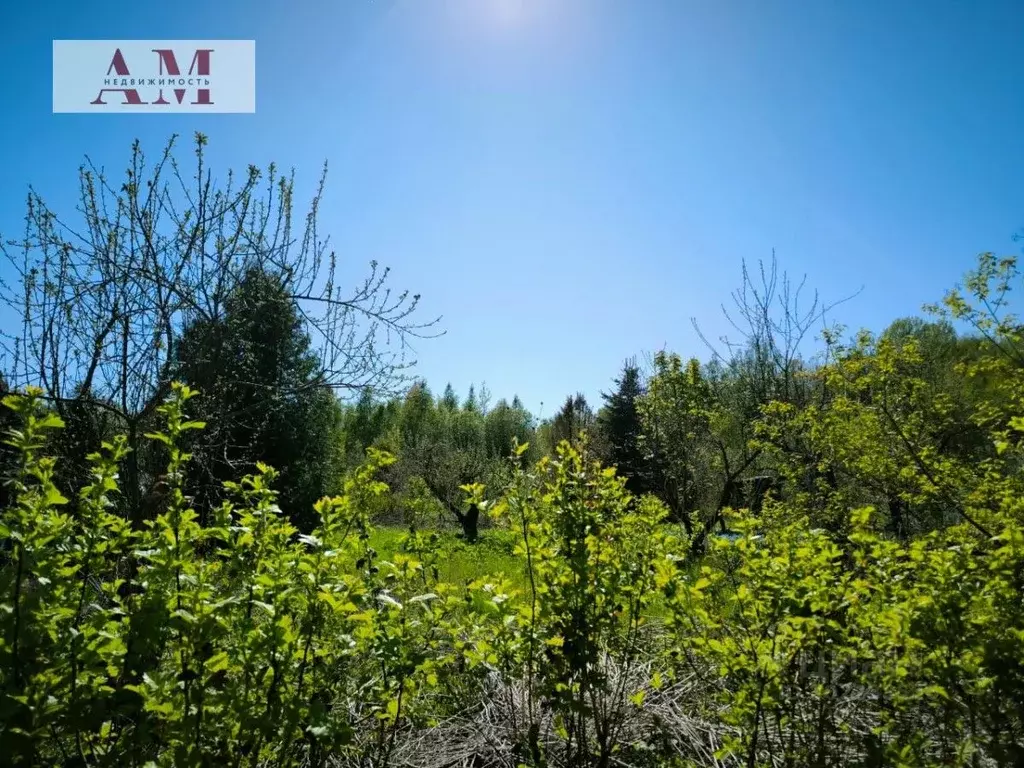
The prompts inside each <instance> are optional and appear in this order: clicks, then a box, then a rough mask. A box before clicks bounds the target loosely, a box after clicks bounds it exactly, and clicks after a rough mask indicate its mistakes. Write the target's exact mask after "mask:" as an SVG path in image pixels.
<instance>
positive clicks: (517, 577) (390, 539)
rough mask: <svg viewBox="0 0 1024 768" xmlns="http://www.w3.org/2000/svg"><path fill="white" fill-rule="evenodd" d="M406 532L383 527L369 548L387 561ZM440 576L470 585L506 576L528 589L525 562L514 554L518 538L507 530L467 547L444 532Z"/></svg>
mask: <svg viewBox="0 0 1024 768" xmlns="http://www.w3.org/2000/svg"><path fill="white" fill-rule="evenodd" d="M406 533H407V529H405V528H398V527H380V528H376V529H374V531H373V533H372V534H371V536H370V545H371V546H372V547H373V548H374V549H375V550H376V551H377V553H378V555H379V556H380V557H381V558H382V559H384V560H387V559H389V558H390V557H391V556H392V555H394V554H395V552H397V551H398V548H399V544H400V541H401V539H402V537H403V536H404V535H405V534H406ZM440 536H441V557H440V558H439V563H438V566H439V571H440V573H439V577H440V579H441V581H445V582H449V583H451V584H467V583H469V582H471V581H475V580H476V579H480V578H484V577H488V576H498V575H499V574H500V575H502V576H504V577H505V578H506V579H507V580H508V581H510V582H511V583H512V584H514V585H515V587H516V588H517V589H519V590H523V589H525V588H526V587H527V580H526V571H525V563H524V562H523V560H522V559H521V558H519V557H517V556H516V555H515V554H514V547H515V537H514V535H512V534H511V533H510V532H508V531H502V530H494V529H491V530H484V531H482V532H481V534H480V540H479V541H477V543H475V544H467V543H466V542H465V541H464V540H463V539H461V538H459V537H458V536H456V535H455V534H454V533H452V532H447V531H446V532H442V533H441V534H440Z"/></svg>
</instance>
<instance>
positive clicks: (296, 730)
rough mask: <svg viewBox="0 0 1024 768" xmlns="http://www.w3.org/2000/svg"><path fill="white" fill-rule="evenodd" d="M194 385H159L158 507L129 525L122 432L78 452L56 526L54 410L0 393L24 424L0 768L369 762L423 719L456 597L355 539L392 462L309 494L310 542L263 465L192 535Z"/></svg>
mask: <svg viewBox="0 0 1024 768" xmlns="http://www.w3.org/2000/svg"><path fill="white" fill-rule="evenodd" d="M192 394H193V393H192V392H191V391H190V390H188V389H187V388H184V387H176V388H175V390H174V395H173V397H172V398H171V400H170V401H169V402H168V403H166V405H164V406H163V408H162V409H161V410H162V414H163V416H164V418H165V419H166V422H167V429H166V431H165V432H162V433H159V434H154V435H151V437H152V439H154V440H158V441H160V442H162V443H164V444H166V446H167V449H168V451H169V455H170V463H169V467H168V474H167V482H168V486H169V492H168V498H167V504H166V509H165V510H164V511H163V512H162V513H161V514H160V515H159V516H158V517H157V518H156V520H154V521H152V522H151V523H150V524H148V525H147V526H146V527H145V529H143V530H137V531H136V530H131V529H130V528H129V527H128V526H127V525H126V523H125V522H124V520H122V519H121V518H119V517H116V516H114V515H113V514H111V512H110V511H109V508H110V506H111V495H112V494H113V493H115V492H116V490H117V462H118V461H119V460H120V459H122V458H123V457H124V454H125V450H126V449H125V444H124V442H123V440H117V441H114V442H112V443H109V444H105V445H104V451H103V452H102V453H100V454H95V455H92V456H90V457H89V459H90V461H91V463H92V467H93V469H92V475H93V482H92V483H91V484H90V485H89V486H87V487H85V488H83V489H82V491H81V498H82V504H81V505H80V508H81V510H82V512H81V514H80V515H78V516H77V517H75V518H72V517H70V516H68V515H67V514H65V513H63V512H62V508H63V507H64V505H65V502H66V501H67V500H66V499H65V498H64V497H62V496H61V495H60V494H59V493H58V492H57V490H56V488H55V486H54V484H53V460H52V459H49V458H45V457H43V456H42V455H41V454H40V451H41V449H42V448H43V445H44V440H45V436H46V433H47V432H48V431H51V430H53V429H56V428H58V427H59V426H60V421H59V419H57V417H55V416H54V415H52V414H48V413H45V412H44V411H43V409H42V408H41V407H40V404H39V401H38V397H37V393H30V394H29V395H28V396H26V397H18V396H12V397H10V398H8V401H7V403H8V405H10V406H11V407H13V408H14V409H15V410H16V411H18V413H19V414H20V415H21V417H22V419H23V424H24V427H23V429H22V430H20V431H17V432H14V433H13V434H12V439H11V442H12V444H13V445H14V446H15V447H16V448H17V449H18V451H19V452H20V455H21V465H20V467H19V470H18V473H17V476H16V478H15V479H14V490H15V493H16V496H17V501H16V504H15V505H14V506H13V507H11V508H9V509H7V510H5V511H4V513H3V519H2V528H0V534H2V537H3V541H4V543H5V546H6V551H5V557H6V559H7V562H6V563H5V567H4V568H3V572H2V579H3V580H2V582H0V590H2V595H3V604H2V606H0V608H2V610H0V628H2V638H3V639H2V645H0V665H2V667H0V668H2V670H3V676H2V681H0V685H2V699H0V717H2V720H3V723H4V725H5V727H4V729H3V735H2V736H0V742H2V743H0V750H2V752H3V754H4V756H5V759H6V760H7V761H9V763H10V764H13V765H39V764H57V763H62V764H67V765H142V764H145V763H148V762H150V761H153V764H156V765H242V764H245V765H257V764H261V763H266V762H270V763H273V764H275V765H289V764H297V763H298V762H299V761H300V760H302V761H308V762H311V763H313V764H319V763H322V762H323V761H324V760H325V759H326V758H327V756H328V755H334V756H340V757H345V756H348V757H349V758H351V759H352V760H354V761H356V762H361V763H364V764H378V763H383V762H386V760H387V755H388V754H389V752H390V750H391V749H393V747H394V741H395V737H396V734H397V733H398V731H399V730H400V729H401V728H402V727H404V726H405V725H406V724H410V723H421V722H425V721H426V720H427V719H428V716H429V711H430V707H429V706H427V705H426V704H425V703H424V702H425V701H426V700H427V698H428V697H429V694H430V691H431V690H432V689H433V688H435V687H436V686H437V684H438V680H439V675H440V674H441V672H442V670H443V669H444V668H445V666H446V665H448V664H450V663H451V662H452V656H451V654H450V653H449V652H448V650H449V649H450V647H451V643H450V642H449V641H448V640H447V638H448V637H449V636H450V634H451V629H450V627H449V620H450V617H451V615H452V611H453V605H454V601H453V600H450V599H449V598H448V597H446V596H445V595H444V594H443V591H442V590H439V589H435V588H434V587H435V584H434V580H435V578H436V576H434V575H432V573H431V570H430V569H429V568H424V567H423V564H422V562H421V561H420V560H418V559H417V558H416V557H415V556H413V555H410V554H402V555H401V556H396V557H395V558H394V560H395V562H388V563H385V562H381V561H379V560H378V559H377V558H376V553H375V552H374V551H373V550H372V549H371V548H370V547H369V546H368V544H367V540H368V529H367V519H366V517H365V510H366V509H368V508H370V507H371V506H372V505H371V504H370V503H369V501H370V499H371V498H372V497H374V496H376V495H378V494H380V493H382V492H383V491H384V490H385V487H384V486H383V485H382V484H381V483H378V482H375V481H374V480H373V475H374V473H375V471H376V470H377V469H378V468H379V467H381V466H383V465H384V464H386V463H387V462H388V461H389V460H390V459H389V458H388V457H386V456H384V455H382V454H374V455H371V457H370V461H369V462H368V463H367V464H366V465H365V466H364V467H363V468H361V469H360V470H359V471H358V472H357V473H356V474H355V475H354V476H353V477H352V478H350V479H349V480H348V481H347V483H346V485H345V489H344V493H342V494H341V495H339V496H337V497H334V498H325V499H322V500H321V501H320V502H318V503H317V505H316V513H317V515H318V518H319V524H318V526H317V527H316V529H315V530H314V531H313V532H312V533H311V534H309V535H298V534H297V532H296V530H295V529H294V527H293V526H292V525H291V524H290V523H289V522H288V521H287V520H286V519H285V518H284V517H283V516H282V514H281V511H280V509H279V508H278V507H277V505H276V501H275V493H274V491H273V490H271V483H272V481H273V479H274V476H275V473H274V471H273V470H272V469H271V468H269V467H265V466H261V467H260V472H259V474H257V475H254V476H249V477H246V478H245V479H243V480H242V481H241V482H239V483H229V484H228V486H227V487H228V489H229V490H231V491H232V492H234V494H235V496H236V497H237V501H235V502H233V503H227V502H226V503H224V504H223V505H222V506H221V507H220V508H219V509H218V510H217V512H216V514H215V516H214V517H215V520H214V521H213V524H212V525H210V526H208V527H202V526H200V525H199V523H198V522H197V516H196V513H195V511H194V510H192V509H191V508H190V507H189V505H188V503H187V499H186V498H185V496H184V494H183V493H182V487H183V481H184V475H185V464H186V462H187V460H188V458H189V457H188V455H187V454H185V453H183V452H182V451H181V449H180V448H179V445H180V442H181V438H182V435H183V434H184V433H185V432H186V431H187V430H191V429H198V428H201V427H202V424H200V423H197V422H190V421H187V420H186V419H185V418H184V416H183V412H182V411H183V406H184V404H185V402H186V401H187V400H188V399H189V397H191V396H192Z"/></svg>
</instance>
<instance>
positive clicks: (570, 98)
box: [0, 0, 1024, 415]
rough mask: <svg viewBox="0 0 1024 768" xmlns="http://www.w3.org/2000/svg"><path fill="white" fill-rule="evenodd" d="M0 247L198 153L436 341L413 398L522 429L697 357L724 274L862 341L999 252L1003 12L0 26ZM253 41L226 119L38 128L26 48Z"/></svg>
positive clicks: (1016, 88) (542, 3)
mask: <svg viewBox="0 0 1024 768" xmlns="http://www.w3.org/2000/svg"><path fill="white" fill-rule="evenodd" d="M0 36H2V43H3V44H2V45H0V71H3V72H5V73H7V78H6V79H5V80H4V82H3V85H2V88H3V97H2V101H0V104H2V105H3V107H2V109H3V119H2V120H0V161H2V165H0V167H2V168H3V172H2V182H0V233H2V234H3V235H5V236H16V235H17V233H18V227H19V224H20V221H21V217H22V215H23V201H24V197H25V192H26V189H27V185H28V184H30V183H31V184H33V185H35V187H36V188H37V189H38V190H39V191H40V192H41V193H42V194H43V195H44V196H45V197H46V198H47V199H48V200H50V201H51V203H52V205H53V207H55V208H56V209H57V210H62V211H66V210H69V208H70V207H71V206H73V205H74V193H75V191H76V169H77V167H78V165H79V164H80V162H81V161H82V158H83V156H84V155H85V154H89V155H90V156H92V157H93V159H94V160H95V161H96V162H97V163H99V164H102V165H105V166H107V167H108V168H110V169H118V170H120V169H121V167H123V166H124V164H125V163H126V162H127V160H128V157H129V150H130V145H131V141H132V140H133V139H134V138H139V139H141V140H142V142H143V146H144V147H147V148H149V149H150V151H151V152H156V151H157V150H158V149H159V148H160V147H161V146H162V145H163V143H164V142H165V141H166V140H167V138H168V137H169V135H170V134H171V133H174V132H178V133H182V134H184V135H185V136H188V135H189V134H191V133H192V132H193V131H195V130H202V131H203V132H205V133H207V134H208V135H209V137H210V142H211V144H210V157H211V159H212V160H213V162H214V164H215V167H216V168H218V169H221V170H222V171H224V170H226V169H227V168H229V167H234V168H238V169H243V168H244V167H245V166H246V165H248V164H249V163H255V164H258V165H265V164H266V163H269V162H270V161H276V162H277V163H278V164H279V165H282V166H286V167H289V166H291V167H294V168H295V169H296V171H297V174H298V179H299V186H300V191H302V192H303V193H304V196H306V197H308V194H309V192H310V191H311V186H312V184H313V182H314V181H315V178H316V175H317V173H318V170H319V168H320V165H321V164H322V163H323V161H324V160H328V161H329V163H330V168H331V170H330V174H329V179H328V188H327V195H326V197H325V200H324V207H323V215H322V219H323V226H324V228H325V230H326V231H328V232H329V233H330V234H331V237H332V240H333V243H334V245H335V247H336V249H337V250H338V252H339V254H340V255H341V257H342V258H343V260H344V262H345V264H346V270H347V274H350V275H351V278H352V280H353V282H355V281H356V280H357V279H358V278H359V277H360V276H361V275H362V274H363V273H364V269H365V265H366V264H367V263H368V262H369V261H370V260H371V259H377V260H379V261H380V262H381V263H382V264H386V265H389V266H390V267H392V270H393V275H394V278H395V285H396V287H408V288H409V289H411V290H412V291H414V292H419V293H421V294H422V295H423V303H422V307H423V311H424V315H432V314H440V315H443V316H444V317H443V322H442V324H443V327H444V328H445V330H446V331H447V335H446V336H445V337H443V338H440V339H435V340H431V341H424V342H421V343H419V344H418V345H417V356H418V358H419V361H420V364H419V368H418V371H419V373H420V374H421V375H423V376H425V377H426V378H427V380H428V381H429V382H430V384H431V386H433V387H434V388H435V389H437V390H440V389H441V388H442V387H443V386H444V384H445V382H447V381H451V382H452V383H453V384H454V385H455V386H456V388H457V389H458V390H459V391H460V392H465V390H466V388H467V387H468V385H469V384H470V383H471V382H478V383H479V382H481V381H486V382H487V385H488V387H489V388H490V390H491V392H492V393H493V396H494V397H498V396H503V395H504V396H508V397H511V395H512V394H514V393H518V394H519V395H520V396H521V397H522V399H523V401H524V402H525V404H526V405H527V406H528V407H530V408H531V409H532V410H534V412H537V411H539V410H540V409H541V406H540V403H541V402H542V401H543V402H544V406H543V415H550V414H551V412H552V411H553V410H554V408H556V407H557V404H558V402H559V401H561V400H562V399H564V397H565V395H566V394H568V393H570V392H575V391H577V390H581V391H583V392H584V393H585V394H587V396H588V398H590V399H592V400H596V399H597V393H598V392H599V391H600V390H602V389H607V388H608V387H609V386H610V385H611V379H612V378H614V376H615V375H616V373H617V370H618V369H619V367H620V365H621V362H622V360H623V359H624V358H626V357H628V356H631V355H636V354H640V353H643V352H644V351H653V350H655V349H659V348H662V347H666V346H667V347H668V348H670V349H673V350H676V351H679V352H680V353H682V354H684V355H688V354H697V355H701V356H702V355H704V348H703V347H702V345H701V343H700V342H699V341H698V340H697V338H696V335H695V333H694V332H693V330H692V328H691V325H690V318H691V317H697V318H698V319H699V320H700V321H701V322H702V324H703V325H704V327H705V328H706V329H707V330H708V332H709V333H710V335H712V336H714V335H717V334H718V333H721V332H724V331H725V330H726V324H725V321H724V320H723V318H722V316H721V310H720V308H719V307H720V304H721V303H722V302H723V301H727V300H728V296H729V292H730V291H731V290H732V289H733V288H735V287H737V286H738V284H739V279H740V262H741V259H743V258H746V259H747V260H748V261H756V260H757V259H758V258H765V257H770V255H771V251H772V249H773V248H774V249H776V252H777V255H778V258H779V262H780V265H781V266H782V267H784V268H785V269H787V270H788V271H789V272H790V273H793V274H796V275H802V274H804V273H806V274H807V275H808V283H809V285H811V286H813V287H815V288H817V289H818V290H819V291H820V293H821V294H822V296H823V297H824V298H826V299H837V298H840V297H842V296H845V295H847V294H849V293H850V292H851V291H853V290H856V289H857V288H859V287H860V286H864V291H863V292H862V293H861V294H860V295H859V296H858V297H857V298H856V299H855V300H854V301H852V302H850V303H848V304H846V305H844V306H843V307H842V309H841V310H840V311H837V314H836V319H841V320H843V321H844V322H845V323H847V324H848V325H850V326H853V327H859V326H866V327H870V328H873V329H876V330H879V329H881V328H882V327H884V326H885V325H886V324H887V323H888V322H889V321H890V320H892V319H894V318H896V317H899V316H904V315H908V314H915V313H917V312H918V310H919V308H920V306H921V305H922V304H923V303H924V302H927V301H932V300H935V299H937V298H939V297H940V296H941V294H942V293H943V292H944V290H945V289H946V288H948V287H950V286H951V285H953V284H954V283H955V282H956V281H957V280H958V279H959V277H960V276H961V274H962V273H963V272H964V270H966V269H968V268H969V267H970V266H971V265H972V263H973V259H974V256H975V254H976V253H978V252H980V251H983V250H993V251H997V252H999V253H1000V254H1004V253H1010V252H1014V251H1015V250H1017V249H1018V248H1019V246H1018V245H1016V244H1014V243H1013V241H1012V240H1011V238H1012V236H1013V234H1014V233H1015V232H1018V231H1020V230H1021V228H1022V227H1024V186H1022V181H1024V45H1022V40H1024V4H1021V3H1020V2H1019V0H1008V1H1007V2H998V1H997V0H985V1H984V2H978V3H966V2H946V1H945V0H934V1H933V2H929V3H922V2H911V1H910V0H902V1H896V2H882V0H865V1H863V2H854V1H853V0H848V1H846V2H836V1H834V0H817V1H816V2H813V3H808V2H801V1H798V0H791V1H787V0H773V1H771V2H764V1H760V2H758V1H755V0H730V1H728V2H711V1H710V0H707V1H704V2H689V1H687V0H629V1H628V2H627V0H334V1H333V2H327V1H326V0H307V1H306V2H291V3H284V2H275V3H271V2H259V1H254V0H246V1H245V2H242V1H240V0H219V2H217V3H207V2H192V1H190V0H176V2H174V3H165V2H161V3H147V2H136V3H130V4H127V5H120V6H118V5H111V4H109V3H96V2H84V1H82V0H79V1H78V2H51V3H47V4H37V5H34V6H33V5H30V4H28V3H13V2H11V3H4V4H3V6H2V8H0ZM55 38H57V39H115V40H116V39H193V38H195V39H216V38H240V39H255V40H256V51H257V112H256V114H255V115H211V116H205V117H199V116H195V115H182V116H167V115H161V116H152V115H117V116H107V115H53V114H51V101H50V92H51V87H50V71H51V65H50V55H51V41H52V40H53V39H55Z"/></svg>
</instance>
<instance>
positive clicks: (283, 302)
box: [171, 269, 342, 531]
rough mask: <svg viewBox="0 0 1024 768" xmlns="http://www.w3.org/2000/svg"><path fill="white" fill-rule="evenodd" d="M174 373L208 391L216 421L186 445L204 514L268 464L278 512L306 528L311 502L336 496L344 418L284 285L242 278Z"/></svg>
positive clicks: (200, 327)
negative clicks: (228, 486) (241, 476)
mask: <svg viewBox="0 0 1024 768" xmlns="http://www.w3.org/2000/svg"><path fill="white" fill-rule="evenodd" d="M171 370H172V372H173V376H174V377H175V378H177V379H178V380H180V381H183V382H184V383H186V384H188V385H189V386H192V387H194V388H196V389H197V390H199V391H201V392H202V393H203V394H202V395H201V396H200V398H199V402H198V406H197V408H196V410H197V411H198V412H199V413H200V414H201V415H202V417H203V418H205V419H206V420H207V421H208V422H209V423H210V424H211V428H210V429H208V430H205V431H204V432H203V433H201V434H199V435H198V436H197V437H196V438H195V439H194V440H192V441H190V443H191V444H190V448H191V449H192V452H193V454H194V460H193V471H192V474H191V478H192V479H191V482H190V483H189V488H188V492H189V494H190V495H193V496H195V497H196V503H197V505H198V506H199V507H200V509H201V511H203V512H204V513H205V512H207V511H208V510H209V509H212V508H213V507H215V506H217V505H218V504H219V503H220V502H221V501H222V500H223V483H224V481H226V480H232V479H234V478H235V477H236V476H237V475H238V473H239V472H248V471H254V470H255V468H256V465H257V464H258V463H259V462H263V463H265V464H269V465H271V466H273V467H274V468H275V469H276V470H277V471H278V480H277V487H278V494H279V499H280V502H281V505H282V507H283V508H284V509H285V510H286V512H287V513H288V514H289V515H290V516H291V518H292V520H293V522H295V523H296V524H297V525H298V526H299V527H300V528H303V529H304V530H307V531H308V530H310V528H311V527H312V525H313V524H314V521H313V520H312V519H311V516H310V511H311V510H312V508H313V504H314V502H315V501H316V500H317V499H319V498H320V497H321V496H324V495H326V494H328V493H330V492H332V491H334V490H337V486H336V479H337V477H338V475H339V474H340V472H341V450H342V445H341V435H340V421H341V412H340V407H339V405H338V403H337V400H336V398H335V397H334V394H333V392H332V391H331V390H330V389H329V388H327V387H325V386H324V385H323V383H322V382H323V375H322V373H323V372H322V370H321V369H320V363H319V360H318V358H317V356H316V355H315V354H314V353H313V351H312V349H311V348H310V339H309V335H308V333H307V331H306V329H305V327H304V325H303V321H302V318H301V316H300V314H299V311H298V309H297V307H296V306H295V304H294V302H293V301H292V300H291V298H290V297H289V296H288V294H287V291H286V288H285V283H284V281H283V279H282V278H280V277H278V276H277V275H275V274H273V273H270V272H264V271H260V270H256V269H252V270H250V271H249V272H248V273H246V275H245V276H244V277H243V279H242V280H241V281H240V282H239V283H238V285H237V287H236V288H235V289H234V290H233V291H232V292H231V293H230V294H229V295H228V296H227V298H226V300H225V304H224V311H223V314H222V315H221V316H220V317H219V318H217V319H214V320H208V321H199V322H196V323H193V324H192V325H191V326H189V327H188V328H187V330H186V331H185V333H184V334H183V337H182V339H181V342H180V343H179V345H178V347H177V348H176V353H175V361H174V364H173V365H172V368H171Z"/></svg>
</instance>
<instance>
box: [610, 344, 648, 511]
mask: <svg viewBox="0 0 1024 768" xmlns="http://www.w3.org/2000/svg"><path fill="white" fill-rule="evenodd" d="M615 384H616V389H615V391H613V392H608V393H601V397H602V398H603V399H604V402H605V405H604V407H603V408H602V409H601V411H600V413H599V414H598V425H599V427H600V429H601V433H602V434H603V436H604V442H605V445H606V446H607V451H608V455H607V456H606V457H605V458H606V460H607V461H608V463H610V464H613V465H614V466H615V467H617V468H618V472H619V474H620V475H622V476H623V477H625V478H626V487H627V488H628V489H629V490H630V491H632V492H633V493H635V494H641V493H646V492H647V491H649V490H650V480H651V478H650V467H649V466H648V463H647V462H646V461H645V458H644V450H643V447H642V446H641V433H642V431H643V425H642V423H641V420H640V411H639V401H640V398H641V397H642V396H643V394H644V386H643V381H642V380H641V378H640V369H639V368H638V367H637V365H636V362H635V360H628V361H626V363H625V364H624V365H623V366H622V374H621V375H620V376H619V378H618V379H616V380H615Z"/></svg>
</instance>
